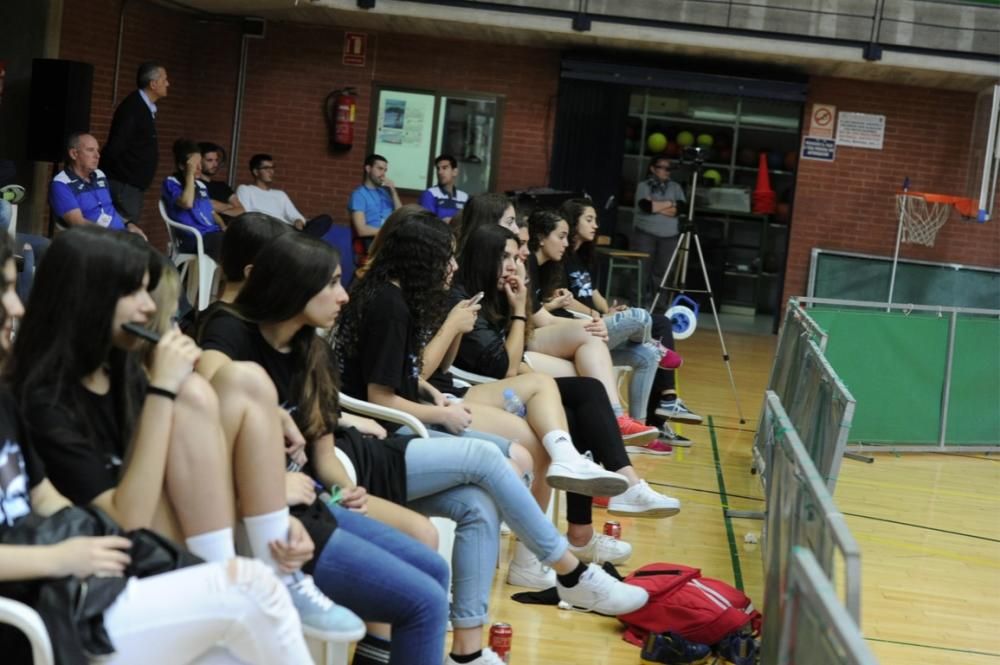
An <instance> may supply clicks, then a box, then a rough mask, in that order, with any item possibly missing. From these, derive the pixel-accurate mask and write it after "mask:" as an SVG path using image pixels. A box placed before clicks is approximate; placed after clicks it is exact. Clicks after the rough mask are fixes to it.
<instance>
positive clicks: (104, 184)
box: [49, 169, 125, 231]
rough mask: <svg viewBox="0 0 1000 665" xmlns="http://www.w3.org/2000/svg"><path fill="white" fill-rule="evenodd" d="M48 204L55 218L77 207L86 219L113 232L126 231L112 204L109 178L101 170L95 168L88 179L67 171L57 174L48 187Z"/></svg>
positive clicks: (123, 221)
mask: <svg viewBox="0 0 1000 665" xmlns="http://www.w3.org/2000/svg"><path fill="white" fill-rule="evenodd" d="M49 205H50V206H52V212H53V213H55V214H56V216H58V217H62V216H63V215H65V214H66V213H68V212H70V211H71V210H76V209H77V208H79V209H80V213H81V214H82V215H83V216H84V218H85V219H89V220H90V221H92V222H97V223H99V224H100V225H101V226H103V227H105V228H108V229H112V230H114V231H124V230H125V220H123V219H122V216H121V215H119V214H118V211H117V210H115V206H114V204H113V203H112V202H111V190H110V189H108V178H107V176H105V175H104V171H102V170H100V169H95V170H94V172H93V173H91V174H90V179H89V180H88V179H85V178H81V177H80V176H78V175H77V174H76V173H74V172H73V171H72V170H70V169H66V170H64V171H60V172H59V173H57V174H56V177H55V178H53V179H52V187H50V188H49Z"/></svg>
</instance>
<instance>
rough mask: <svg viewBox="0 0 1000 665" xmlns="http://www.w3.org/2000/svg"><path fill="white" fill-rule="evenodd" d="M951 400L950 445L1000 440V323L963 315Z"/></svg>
mask: <svg viewBox="0 0 1000 665" xmlns="http://www.w3.org/2000/svg"><path fill="white" fill-rule="evenodd" d="M951 377H952V378H951V396H950V398H949V401H948V428H947V432H946V437H945V440H946V442H947V443H949V444H959V443H964V444H994V445H996V444H997V443H998V442H1000V322H998V321H996V320H991V319H963V318H961V317H960V318H959V319H958V321H957V322H956V324H955V359H954V366H953V368H952V372H951Z"/></svg>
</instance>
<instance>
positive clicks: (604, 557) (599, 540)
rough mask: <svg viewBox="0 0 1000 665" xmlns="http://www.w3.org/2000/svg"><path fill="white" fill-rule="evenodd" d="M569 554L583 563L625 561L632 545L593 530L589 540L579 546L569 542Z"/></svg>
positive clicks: (630, 553) (629, 554)
mask: <svg viewBox="0 0 1000 665" xmlns="http://www.w3.org/2000/svg"><path fill="white" fill-rule="evenodd" d="M569 551H570V554H572V555H573V556H575V557H576V558H577V559H579V560H580V561H583V562H584V563H604V562H605V561H607V562H608V563H616V564H617V563H625V562H626V561H628V558H629V557H630V556H632V546H631V545H630V544H628V543H627V542H625V541H624V540H620V539H618V538H612V537H611V536H608V535H606V534H603V533H598V532H596V531H595V532H594V535H593V536H591V537H590V542H589V543H587V544H586V545H581V546H579V547H577V546H575V545H573V543H570V545H569Z"/></svg>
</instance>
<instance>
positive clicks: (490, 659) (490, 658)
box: [444, 647, 504, 665]
mask: <svg viewBox="0 0 1000 665" xmlns="http://www.w3.org/2000/svg"><path fill="white" fill-rule="evenodd" d="M444 665H458V663H456V662H455V659H454V658H452V657H451V654H448V657H447V658H445V659H444ZM471 665H504V662H503V661H502V660H500V656H498V655H497V654H496V652H495V651H493V649H491V648H489V647H486V648H485V649H483V655H481V656H480V657H479V658H476V659H475V660H474V661H472V663H471Z"/></svg>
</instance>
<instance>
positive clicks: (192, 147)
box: [160, 139, 225, 261]
mask: <svg viewBox="0 0 1000 665" xmlns="http://www.w3.org/2000/svg"><path fill="white" fill-rule="evenodd" d="M174 164H175V165H176V166H177V170H176V171H175V172H174V174H173V175H172V176H170V177H168V178H167V179H166V180H164V181H163V187H162V188H161V190H160V198H161V199H162V200H163V205H164V206H166V209H167V217H169V218H170V219H172V220H174V221H175V222H180V223H181V224H186V225H187V226H190V227H191V228H193V229H195V230H196V231H198V232H199V233H201V240H202V243H203V245H204V248H205V253H206V254H208V255H209V256H211V257H212V258H213V259H215V260H216V261H218V260H219V256H220V255H221V253H222V230H223V229H224V228H225V223H224V222H223V221H222V218H221V217H219V215H218V213H216V212H215V210H214V209H213V208H212V198H211V197H210V196H209V195H208V187H206V186H205V183H204V182H202V180H201V149H200V148H198V144H197V143H195V142H194V141H189V140H188V139H177V140H176V141H174ZM180 235H181V237H180V238H179V240H180V247H179V249H180V250H181V251H182V252H185V253H192V254H193V253H194V252H195V251H196V240H195V237H194V234H192V233H184V232H183V231H181V232H180Z"/></svg>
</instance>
